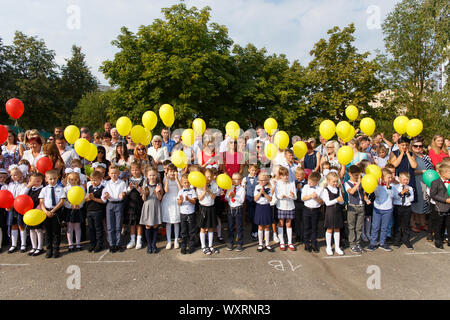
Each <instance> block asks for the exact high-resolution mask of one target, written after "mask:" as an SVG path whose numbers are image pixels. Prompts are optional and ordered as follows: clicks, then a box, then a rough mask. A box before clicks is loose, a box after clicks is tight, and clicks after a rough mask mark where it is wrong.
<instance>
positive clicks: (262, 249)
mask: <svg viewBox="0 0 450 320" xmlns="http://www.w3.org/2000/svg"><path fill="white" fill-rule="evenodd" d="M256 251H258V252H263V251H264V247H263V246H258V249H256Z"/></svg>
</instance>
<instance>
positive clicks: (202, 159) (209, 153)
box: [197, 136, 219, 169]
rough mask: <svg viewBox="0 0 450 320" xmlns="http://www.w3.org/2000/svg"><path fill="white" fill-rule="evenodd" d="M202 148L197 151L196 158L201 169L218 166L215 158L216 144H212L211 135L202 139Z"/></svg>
mask: <svg viewBox="0 0 450 320" xmlns="http://www.w3.org/2000/svg"><path fill="white" fill-rule="evenodd" d="M203 146H204V147H203V150H200V149H199V150H198V151H197V159H198V164H199V165H200V166H201V167H202V169H206V168H210V167H215V168H217V169H218V168H219V165H218V164H217V159H216V151H215V150H216V145H215V144H214V137H213V136H205V139H204V141H203Z"/></svg>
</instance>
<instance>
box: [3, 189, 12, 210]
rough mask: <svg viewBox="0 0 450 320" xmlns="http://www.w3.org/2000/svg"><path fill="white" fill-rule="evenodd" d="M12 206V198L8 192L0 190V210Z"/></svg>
mask: <svg viewBox="0 0 450 320" xmlns="http://www.w3.org/2000/svg"><path fill="white" fill-rule="evenodd" d="M13 204H14V197H13V195H12V193H11V192H9V191H8V190H0V208H4V209H6V208H8V209H9V208H12V207H13Z"/></svg>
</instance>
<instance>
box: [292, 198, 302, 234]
mask: <svg viewBox="0 0 450 320" xmlns="http://www.w3.org/2000/svg"><path fill="white" fill-rule="evenodd" d="M294 204H295V219H294V231H295V237H296V240H297V241H300V242H301V241H303V233H304V226H303V207H304V204H303V202H302V201H294Z"/></svg>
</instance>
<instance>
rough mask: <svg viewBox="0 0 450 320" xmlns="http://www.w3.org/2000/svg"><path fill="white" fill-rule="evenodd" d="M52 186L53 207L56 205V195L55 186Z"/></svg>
mask: <svg viewBox="0 0 450 320" xmlns="http://www.w3.org/2000/svg"><path fill="white" fill-rule="evenodd" d="M51 188H52V207H56V195H55V187H51Z"/></svg>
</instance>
